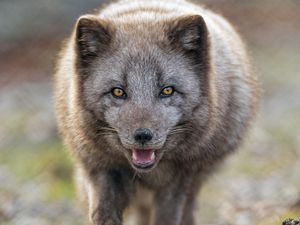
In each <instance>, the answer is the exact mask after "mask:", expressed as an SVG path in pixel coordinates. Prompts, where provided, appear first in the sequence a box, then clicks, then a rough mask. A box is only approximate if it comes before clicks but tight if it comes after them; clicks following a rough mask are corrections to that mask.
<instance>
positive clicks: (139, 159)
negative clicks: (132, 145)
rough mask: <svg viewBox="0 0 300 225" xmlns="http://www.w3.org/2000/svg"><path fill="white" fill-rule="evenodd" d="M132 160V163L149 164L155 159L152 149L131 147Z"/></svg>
mask: <svg viewBox="0 0 300 225" xmlns="http://www.w3.org/2000/svg"><path fill="white" fill-rule="evenodd" d="M132 160H133V163H134V164H151V163H153V162H154V160H155V153H154V150H153V149H133V150H132Z"/></svg>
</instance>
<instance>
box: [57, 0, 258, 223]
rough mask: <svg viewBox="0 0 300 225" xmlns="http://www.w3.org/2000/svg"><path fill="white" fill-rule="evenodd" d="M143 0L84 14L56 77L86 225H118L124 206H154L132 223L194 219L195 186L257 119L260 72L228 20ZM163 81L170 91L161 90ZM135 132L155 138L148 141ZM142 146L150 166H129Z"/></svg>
mask: <svg viewBox="0 0 300 225" xmlns="http://www.w3.org/2000/svg"><path fill="white" fill-rule="evenodd" d="M141 2H142V1H131V2H128V1H122V2H120V3H115V4H112V5H111V6H107V8H105V9H104V10H102V11H101V12H100V14H99V15H87V16H84V17H81V19H79V22H78V23H77V26H76V29H75V31H74V33H73V35H72V37H71V39H70V41H69V42H68V44H67V47H66V49H65V50H64V52H63V53H62V58H61V60H60V62H59V64H58V70H57V73H56V103H57V116H58V122H59V126H60V129H61V131H62V134H63V136H64V138H65V141H66V144H67V145H68V146H69V148H70V150H71V151H72V153H73V155H74V157H75V159H76V165H77V167H76V168H77V175H76V178H77V179H76V180H77V184H78V190H79V195H80V197H81V199H82V200H83V202H85V203H86V205H87V209H88V213H89V218H90V221H91V223H92V224H93V225H121V224H122V215H123V211H124V210H125V209H126V208H127V207H129V206H130V205H135V206H138V207H139V210H137V211H139V212H143V213H145V212H149V215H147V216H145V218H149V221H148V220H145V219H142V218H140V220H139V221H140V224H138V225H148V224H153V225H193V224H196V222H195V220H194V210H195V206H196V202H195V196H196V195H197V193H198V191H199V188H200V186H201V185H202V183H203V182H204V181H205V179H206V177H207V176H208V175H209V174H210V173H211V172H212V171H214V169H215V167H216V166H217V165H218V164H219V163H220V162H221V161H222V160H223V159H224V158H225V156H227V155H228V154H229V153H230V152H232V151H234V150H235V149H236V148H237V147H238V145H239V144H240V143H241V140H242V138H243V136H244V135H245V132H246V131H247V129H248V127H249V125H250V123H251V121H252V119H253V118H254V116H255V112H256V107H257V96H258V93H257V92H258V91H257V90H258V89H257V84H256V79H255V77H254V75H253V74H252V73H251V69H250V65H249V62H248V59H247V55H246V52H245V48H244V46H243V43H242V42H241V40H240V38H239V36H238V34H237V33H236V32H235V31H234V29H233V28H232V27H231V26H230V25H229V23H227V22H226V21H225V20H224V19H223V18H221V17H220V16H218V15H216V14H214V13H212V12H210V11H208V10H205V9H203V8H202V7H199V6H196V5H193V4H190V3H187V2H184V1H174V2H173V1H165V2H164V3H159V2H156V1H151V2H150V1H143V4H142V3H141ZM200 15H201V16H200ZM97 27H98V28H97ZM166 86H174V87H175V90H176V91H175V93H174V94H173V95H172V96H170V97H167V98H161V97H160V95H159V94H160V91H161V90H162V88H163V87H166ZM114 87H122V88H123V89H124V90H125V91H126V93H127V98H126V99H116V98H115V97H113V96H112V94H111V92H110V91H111V89H112V88H114ZM138 128H148V129H150V130H151V131H152V132H153V134H154V136H153V138H152V140H151V141H150V142H148V143H147V144H146V145H143V146H141V145H140V144H139V143H137V142H136V141H135V140H134V135H133V134H134V132H135V130H136V129H138ZM140 148H144V149H155V150H156V160H155V165H154V166H152V167H151V168H149V169H140V168H136V167H135V166H134V165H133V164H132V156H131V151H132V149H140ZM139 193H144V196H143V197H142V198H141V197H140V194H139ZM145 193H146V194H145ZM145 195H147V196H149V198H148V197H146V196H145ZM143 199H147V202H146V203H143V201H142V200H143ZM149 202H150V203H149ZM150 205H152V207H151V209H152V212H151V210H150V208H149V210H146V209H147V207H149V206H150ZM145 207H146V208H145ZM150 212H151V213H150Z"/></svg>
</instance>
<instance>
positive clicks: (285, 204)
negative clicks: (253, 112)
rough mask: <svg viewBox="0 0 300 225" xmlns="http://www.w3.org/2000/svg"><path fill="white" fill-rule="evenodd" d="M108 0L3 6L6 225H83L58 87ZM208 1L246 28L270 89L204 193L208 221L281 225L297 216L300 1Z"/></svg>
mask: <svg viewBox="0 0 300 225" xmlns="http://www.w3.org/2000/svg"><path fill="white" fill-rule="evenodd" d="M103 2H104V1H100V0H90V1H79V0H64V1H58V0H51V1H50V0H41V1H38V2H37V1H34V0H27V1H18V0H1V1H0V41H1V46H0V121H1V126H0V224H1V225H23V224H31V225H37V224H38V225H51V224H63V225H69V224H70V225H76V224H78V225H79V224H84V223H83V222H82V221H83V220H84V217H83V215H82V214H81V213H80V210H77V208H78V207H77V206H75V204H74V202H76V199H75V191H74V185H73V181H72V162H71V161H70V157H69V156H68V153H67V150H66V149H65V148H64V147H63V145H62V144H61V141H60V140H59V139H58V134H57V128H56V125H55V119H54V118H55V117H54V110H53V100H52V97H51V95H52V88H51V80H52V74H53V70H54V69H53V68H54V62H55V58H56V55H57V52H58V50H59V48H60V46H61V42H62V40H64V39H65V38H66V37H68V35H69V34H70V32H71V30H72V28H73V25H74V23H75V21H76V18H77V17H78V16H79V15H81V14H85V13H88V12H94V9H95V8H99V6H100V5H101V4H100V3H103ZM105 2H108V0H107V1H105ZM199 2H200V1H199ZM201 2H202V3H205V4H206V5H208V6H209V7H210V8H212V9H214V10H216V11H217V12H221V14H223V15H224V16H225V17H226V18H228V19H229V20H230V21H231V22H232V23H233V24H235V26H236V27H237V28H238V30H239V31H240V33H241V34H242V36H243V37H244V39H245V41H246V43H247V44H248V48H249V50H250V53H251V55H252V58H253V61H254V64H255V67H256V70H257V73H258V75H259V80H260V81H261V82H262V88H263V90H264V93H263V100H262V103H261V110H260V115H259V119H258V122H257V123H256V124H255V128H254V129H253V132H252V135H251V136H249V138H248V139H247V140H246V141H245V145H244V147H243V148H242V149H241V150H240V151H239V152H238V153H237V154H235V155H234V156H232V157H230V158H229V159H228V160H227V162H226V163H225V165H224V166H223V167H222V168H221V169H220V171H219V172H218V173H216V175H215V176H213V177H212V178H211V179H210V180H209V182H208V184H206V185H205V186H204V189H203V191H202V192H201V194H200V195H199V202H200V211H199V215H198V216H199V218H200V220H201V222H202V223H201V224H214V225H235V224H236V225H275V224H278V225H279V224H281V222H282V221H283V220H284V219H287V218H297V217H299V215H300V207H299V199H300V175H299V171H300V160H299V159H300V147H299V146H300V101H299V96H300V88H299V87H300V74H299V71H300V63H299V52H300V41H299V40H300V39H299V37H300V30H299V24H300V1H298V0H285V1H282V0H272V1H270V0H251V1H241V0H239V1H238V0H203V1H201ZM297 203H298V204H297Z"/></svg>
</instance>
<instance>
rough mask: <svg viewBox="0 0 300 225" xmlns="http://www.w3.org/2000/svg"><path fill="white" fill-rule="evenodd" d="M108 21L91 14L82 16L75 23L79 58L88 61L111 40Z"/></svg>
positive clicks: (104, 48)
mask: <svg viewBox="0 0 300 225" xmlns="http://www.w3.org/2000/svg"><path fill="white" fill-rule="evenodd" d="M109 25H110V24H109V22H107V21H104V20H101V19H99V18H97V17H95V16H92V15H86V16H82V17H80V18H79V19H78V21H77V25H76V34H75V35H76V45H77V53H78V56H79V58H80V59H81V60H82V61H83V62H87V63H88V62H90V61H91V60H92V59H93V58H95V57H96V56H98V55H99V54H100V53H101V52H103V51H105V50H106V49H107V48H108V46H109V44H110V43H111V40H112V32H111V29H110V27H109Z"/></svg>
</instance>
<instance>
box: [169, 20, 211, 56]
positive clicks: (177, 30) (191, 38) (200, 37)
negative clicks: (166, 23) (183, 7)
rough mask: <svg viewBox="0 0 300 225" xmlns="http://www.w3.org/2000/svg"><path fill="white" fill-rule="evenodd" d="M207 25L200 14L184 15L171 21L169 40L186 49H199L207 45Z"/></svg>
mask: <svg viewBox="0 0 300 225" xmlns="http://www.w3.org/2000/svg"><path fill="white" fill-rule="evenodd" d="M207 35H208V34H207V27H206V24H205V21H204V19H203V18H202V16H200V15H192V16H186V17H183V18H179V19H176V20H175V21H173V22H172V23H171V26H170V32H169V40H170V42H171V44H172V45H173V46H174V45H175V46H178V45H179V46H178V47H181V48H183V49H184V50H186V51H194V50H196V51H197V50H200V49H201V48H203V47H205V45H207Z"/></svg>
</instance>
